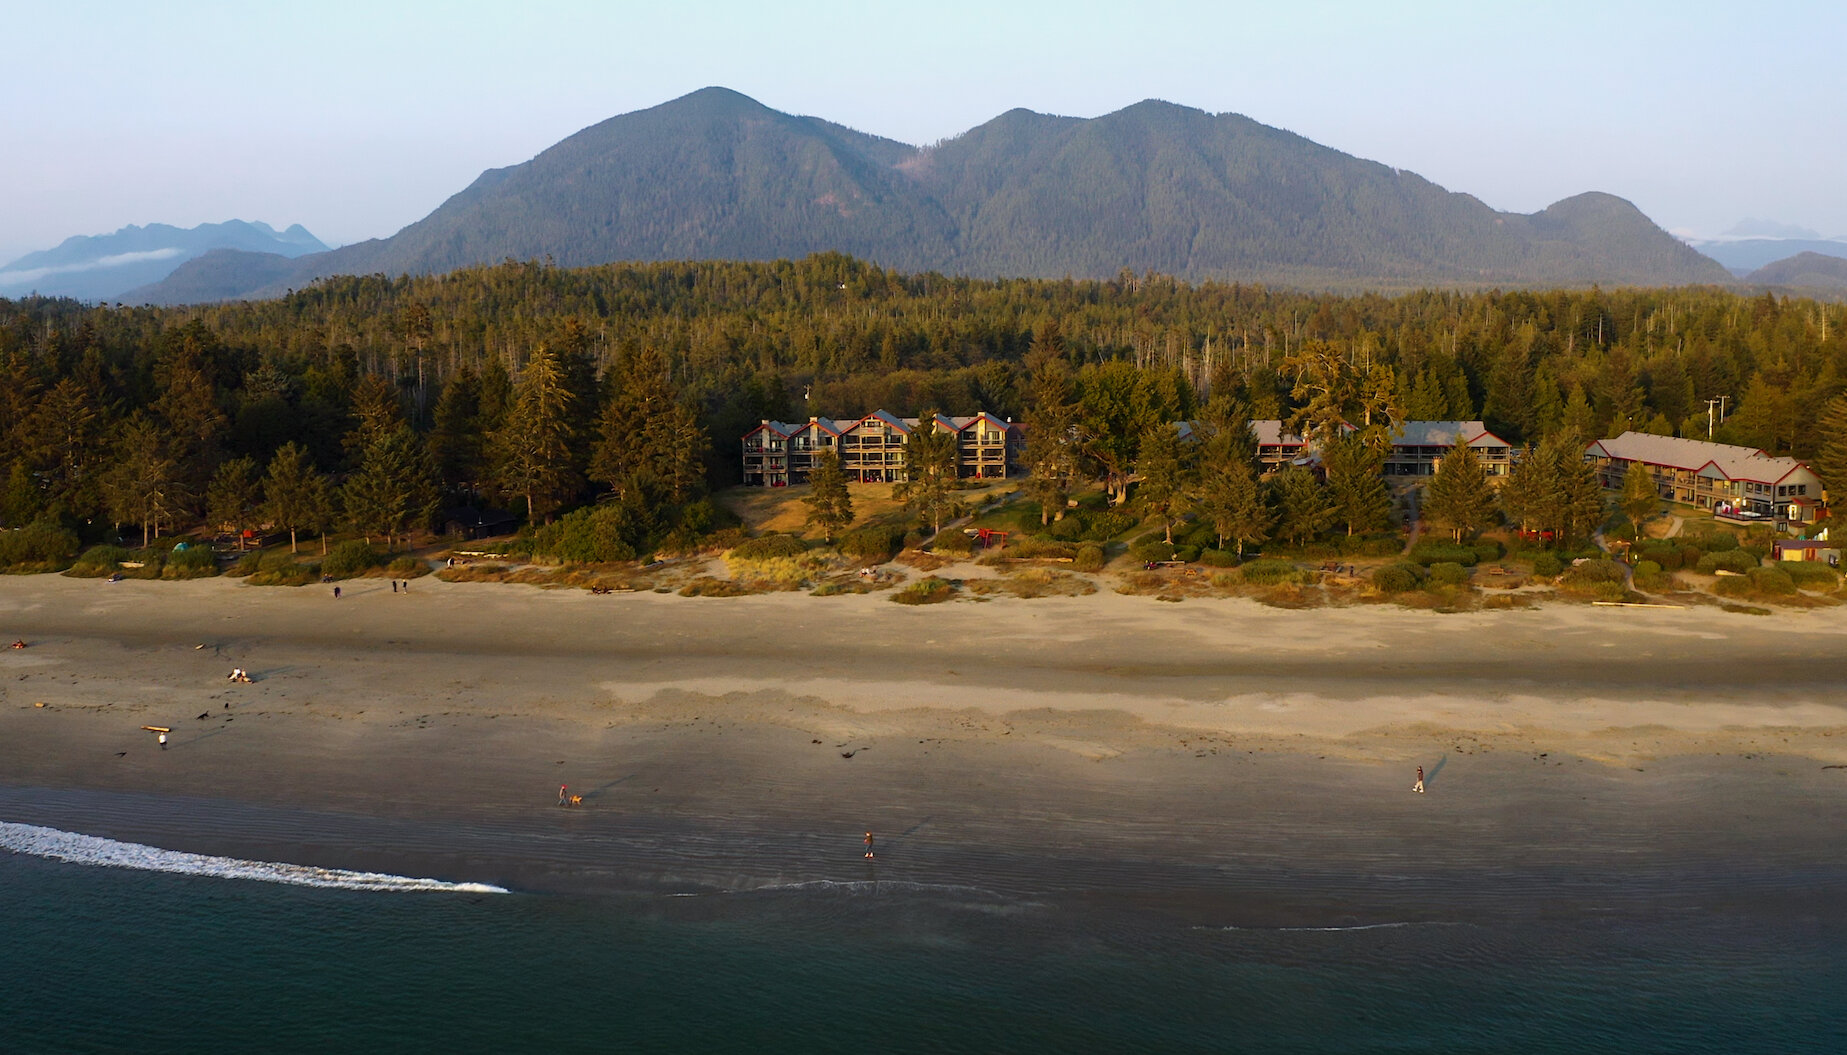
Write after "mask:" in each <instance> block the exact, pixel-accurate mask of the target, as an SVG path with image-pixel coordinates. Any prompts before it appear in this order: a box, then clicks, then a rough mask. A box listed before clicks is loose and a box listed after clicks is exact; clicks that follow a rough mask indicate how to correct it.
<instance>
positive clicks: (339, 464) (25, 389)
mask: <svg viewBox="0 0 1847 1055" xmlns="http://www.w3.org/2000/svg"><path fill="white" fill-rule="evenodd" d="M1843 324H1847V316H1844V315H1843V309H1842V308H1841V306H1839V305H1828V304H1823V303H1817V302H1813V301H1809V300H1791V299H1785V298H1778V297H1775V296H1770V295H1765V296H1760V297H1743V296H1739V295H1736V294H1733V293H1729V292H1725V291H1721V290H1717V289H1705V288H1678V289H1623V290H1610V291H1604V290H1596V289H1593V290H1590V291H1577V292H1562V291H1561V292H1510V293H1501V292H1491V293H1471V294H1458V293H1443V292H1420V293H1414V294H1409V295H1404V296H1398V297H1391V298H1388V297H1384V296H1377V295H1365V296H1334V295H1311V294H1303V293H1288V292H1279V291H1274V290H1269V289H1265V288H1263V287H1260V286H1254V285H1236V284H1227V285H1219V284H1211V283H1208V284H1203V285H1189V284H1187V283H1183V282H1180V281H1177V280H1175V279H1172V278H1167V277H1163V276H1159V275H1148V276H1141V277H1138V276H1135V275H1132V274H1129V273H1126V272H1125V273H1123V274H1122V275H1120V276H1119V277H1118V278H1117V279H1115V280H1113V281H1045V280H1024V279H1023V280H1005V281H982V280H974V279H966V278H947V277H944V276H941V275H937V274H901V273H897V272H893V271H888V270H884V269H881V268H878V267H875V266H872V265H869V264H865V263H863V262H860V261H857V260H854V259H851V258H848V257H844V256H839V255H821V256H814V257H809V258H806V259H803V260H800V261H782V262H772V263H689V264H646V265H626V266H605V267H594V268H583V269H574V270H565V269H559V268H555V267H550V266H545V265H542V264H536V263H531V264H516V263H507V264H504V265H500V266H495V267H484V268H474V269H467V270H462V271H457V272H453V273H450V274H448V275H443V276H437V277H422V278H399V279H387V278H384V277H382V276H371V277H357V278H352V277H349V278H335V279H329V280H326V281H323V282H321V283H319V284H317V285H315V286H314V287H312V288H310V289H307V290H303V291H298V292H295V293H293V294H291V295H289V296H287V297H285V298H282V299H279V300H274V301H264V302H250V303H228V304H222V305H216V306H207V307H192V308H124V307H93V306H87V305H84V304H81V303H78V302H75V301H69V300H49V299H31V300H22V301H12V302H8V301H3V300H0V372H3V373H4V384H0V474H3V480H4V488H3V492H0V517H3V518H4V521H5V523H6V524H7V525H9V526H21V525H25V524H29V523H32V522H35V521H37V522H40V523H46V522H49V521H51V520H57V521H61V522H62V523H63V524H64V525H65V526H66V527H67V528H69V529H71V530H74V531H76V532H77V533H78V534H80V535H82V536H85V541H94V540H95V539H99V538H103V537H105V536H106V535H109V534H112V533H113V530H112V529H114V528H116V527H118V526H119V527H120V529H121V530H122V531H123V532H124V533H127V532H129V531H131V530H132V531H133V532H134V533H135V534H144V533H145V534H147V535H149V536H152V535H158V534H161V533H170V532H173V531H175V530H182V529H187V528H190V527H194V526H196V525H198V524H200V523H207V524H210V525H214V526H218V527H237V526H250V525H257V524H268V525H274V526H275V527H277V528H278V529H280V530H283V531H294V532H297V533H300V532H312V531H318V530H320V529H323V528H327V527H334V528H340V529H346V530H350V531H352V532H354V533H358V534H364V535H367V536H372V537H379V538H384V539H387V540H389V539H392V538H394V537H395V536H397V535H400V534H402V533H405V532H408V531H413V530H418V529H421V528H425V527H428V526H431V525H432V524H433V523H434V522H435V517H436V511H437V510H438V509H439V508H441V507H443V506H445V505H453V504H458V503H462V502H469V501H473V502H479V503H480V504H484V505H500V506H502V507H505V508H512V509H514V510H516V511H518V512H521V513H524V514H527V515H529V516H531V517H532V518H533V519H534V520H535V521H548V520H551V519H553V518H555V517H556V516H558V515H559V514H560V513H563V512H567V511H569V510H570V509H572V508H574V507H579V506H584V505H588V504H593V503H594V505H595V509H596V510H597V519H596V522H595V524H594V525H592V526H590V527H588V528H586V530H592V531H593V532H602V533H604V534H605V535H606V536H608V537H612V538H617V539H620V540H625V541H623V542H622V543H621V545H619V546H618V547H617V549H619V550H620V549H625V548H633V549H635V550H636V551H640V550H641V549H642V547H644V546H645V545H647V544H649V542H650V541H651V540H658V539H661V538H664V537H668V536H670V535H672V534H674V533H676V532H678V533H680V534H681V535H683V536H686V535H696V534H697V533H698V532H700V531H702V530H706V529H708V528H709V527H710V525H711V524H712V523H713V518H714V516H715V512H714V510H713V509H712V507H711V505H710V504H709V503H708V502H703V501H701V496H702V495H703V494H704V493H705V492H706V491H708V490H709V489H710V488H713V487H723V486H726V485H728V484H730V483H732V482H734V481H735V479H736V476H737V472H738V465H737V463H738V457H737V452H738V440H739V437H740V436H741V435H742V434H743V433H744V432H745V431H746V430H747V429H748V428H749V427H751V426H752V425H754V424H755V423H756V422H757V421H758V420H759V419H761V418H779V419H783V420H788V419H791V418H800V419H806V418H807V417H808V416H809V415H822V416H827V417H836V418H840V417H853V416H857V415H861V414H864V413H866V412H868V411H870V410H873V409H876V408H880V407H883V408H886V409H888V410H891V411H894V412H897V413H900V414H918V413H921V412H924V411H928V410H942V411H945V412H951V413H970V412H973V411H975V410H988V411H991V412H993V413H996V414H1000V415H1004V416H1012V417H1016V418H1018V417H1024V418H1026V419H1027V420H1029V421H1030V420H1031V418H1032V417H1033V416H1034V415H1035V414H1038V413H1040V412H1042V411H1043V410H1045V407H1043V406H1041V405H1040V404H1043V403H1045V402H1046V401H1048V400H1068V401H1069V404H1070V407H1069V412H1070V414H1071V415H1072V420H1073V422H1074V423H1076V424H1079V425H1081V426H1082V428H1083V431H1084V434H1085V436H1086V437H1087V443H1086V446H1085V450H1084V451H1083V454H1084V458H1083V460H1082V461H1081V463H1075V464H1074V467H1075V469H1076V471H1077V472H1078V473H1079V474H1080V475H1087V476H1089V477H1091V478H1094V479H1098V480H1109V481H1110V482H1111V485H1112V490H1115V489H1116V487H1117V485H1118V484H1119V482H1120V481H1122V480H1125V479H1126V474H1127V473H1129V472H1130V471H1132V470H1133V469H1134V467H1135V466H1136V463H1137V458H1138V456H1139V455H1140V454H1141V453H1142V451H1141V449H1140V448H1141V444H1142V441H1143V439H1144V437H1145V436H1146V435H1148V434H1150V427H1151V426H1152V425H1153V424H1155V423H1158V422H1165V421H1172V420H1176V419H1179V418H1188V417H1193V416H1195V415H1197V414H1201V413H1204V412H1205V411H1206V408H1207V407H1208V406H1209V405H1216V406H1217V407H1219V408H1220V411H1219V412H1220V413H1221V414H1222V415H1223V416H1224V417H1225V420H1231V419H1232V418H1234V417H1237V416H1239V415H1248V416H1250V417H1259V418H1263V417H1291V416H1300V415H1305V416H1303V417H1301V418H1300V419H1301V420H1303V421H1306V422H1308V423H1310V424H1311V425H1312V423H1313V420H1314V415H1315V414H1316V413H1321V412H1327V411H1329V410H1330V408H1331V411H1333V412H1338V413H1340V414H1344V415H1347V416H1349V418H1353V417H1356V416H1361V415H1377V416H1378V417H1379V418H1380V419H1386V418H1389V419H1390V420H1404V419H1413V420H1415V419H1469V418H1483V419H1485V420H1486V421H1487V423H1488V425H1489V427H1490V428H1492V429H1493V430H1495V431H1496V432H1497V433H1499V434H1500V435H1501V436H1502V437H1504V438H1506V439H1508V440H1510V441H1513V442H1515V443H1526V444H1537V443H1539V442H1540V441H1543V440H1545V439H1546V438H1548V437H1554V436H1573V437H1578V438H1595V437H1597V436H1604V435H1613V434H1616V433H1619V432H1621V431H1623V430H1625V429H1631V428H1633V429H1640V430H1647V431H1652V432H1657V433H1662V434H1679V435H1686V436H1696V437H1700V438H1704V437H1705V436H1706V435H1707V430H1708V421H1709V409H1708V408H1709V404H1708V401H1709V400H1714V401H1722V402H1714V403H1712V404H1711V407H1712V411H1711V421H1712V425H1713V435H1714V437H1715V438H1717V439H1720V440H1723V441H1727V442H1733V443H1741V444H1746V445H1750V446H1754V447H1761V448H1763V449H1765V450H1766V451H1769V452H1771V453H1773V454H1794V455H1796V456H1799V457H1805V458H1816V459H1817V469H1818V471H1820V472H1821V473H1822V474H1823V476H1824V479H1832V478H1833V476H1832V474H1834V473H1837V472H1839V471H1840V467H1839V466H1838V464H1837V463H1838V462H1839V461H1840V456H1839V452H1838V451H1836V450H1835V449H1834V448H1835V447H1836V446H1838V445H1839V443H1840V441H1841V440H1842V439H1843V437H1841V436H1839V435H1837V433H1839V432H1840V431H1841V429H1842V426H1843V425H1847V400H1842V399H1839V398H1837V397H1840V396H1841V393H1842V391H1843V389H1844V388H1847V380H1844V379H1847V336H1843V334H1842V332H1841V331H1842V327H1843ZM1334 375H1341V376H1343V377H1345V378H1347V379H1348V380H1347V381H1346V382H1340V383H1342V384H1345V385H1346V386H1347V387H1346V389H1345V390H1344V391H1342V392H1330V391H1322V390H1320V389H1322V388H1326V387H1327V386H1326V385H1320V382H1317V381H1316V378H1320V379H1321V381H1326V382H1328V384H1331V385H1334V386H1335V387H1337V388H1338V387H1339V384H1336V381H1337V380H1338V379H1335V380H1329V379H1330V378H1333V377H1334ZM1318 385H1320V388H1318V387H1317V386H1318ZM1047 393H1052V394H1051V395H1048V394H1047ZM1330 400H1331V402H1330ZM1831 401H1832V402H1831ZM1317 408H1318V409H1317ZM1721 411H1722V412H1723V422H1722V423H1720V422H1719V414H1720V412H1721ZM1163 456H1165V455H1163ZM601 551H602V552H607V549H605V550H601Z"/></svg>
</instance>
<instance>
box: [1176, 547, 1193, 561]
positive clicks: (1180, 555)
mask: <svg viewBox="0 0 1847 1055" xmlns="http://www.w3.org/2000/svg"><path fill="white" fill-rule="evenodd" d="M1174 559H1175V560H1183V561H1186V562H1187V563H1188V564H1191V563H1193V562H1194V561H1196V560H1198V559H1199V547H1198V546H1176V547H1174Z"/></svg>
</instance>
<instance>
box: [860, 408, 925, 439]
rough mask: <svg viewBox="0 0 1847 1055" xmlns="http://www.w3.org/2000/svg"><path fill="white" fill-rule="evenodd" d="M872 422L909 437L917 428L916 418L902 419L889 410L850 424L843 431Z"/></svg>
mask: <svg viewBox="0 0 1847 1055" xmlns="http://www.w3.org/2000/svg"><path fill="white" fill-rule="evenodd" d="M871 421H876V422H880V423H882V424H884V425H885V426H886V427H887V428H890V429H893V430H895V431H897V432H901V433H904V434H905V435H907V436H908V435H910V434H911V430H912V429H915V428H916V427H917V419H916V418H901V417H898V416H897V415H895V414H893V413H892V412H891V411H888V410H875V411H873V412H872V413H870V414H867V415H866V416H865V417H863V418H860V419H859V420H858V421H855V422H852V423H850V424H848V425H847V426H846V428H843V429H842V430H841V431H842V432H844V431H846V429H851V428H857V427H858V426H860V425H864V424H866V423H867V422H871Z"/></svg>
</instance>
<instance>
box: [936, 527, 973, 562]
mask: <svg viewBox="0 0 1847 1055" xmlns="http://www.w3.org/2000/svg"><path fill="white" fill-rule="evenodd" d="M930 549H931V551H932V552H935V553H944V554H948V555H950V556H956V557H966V556H968V555H969V554H971V553H973V552H975V540H974V539H972V538H970V537H969V536H967V535H965V534H963V533H962V531H961V530H960V529H951V530H949V531H944V532H940V533H939V534H938V535H937V536H936V541H934V542H932V543H930Z"/></svg>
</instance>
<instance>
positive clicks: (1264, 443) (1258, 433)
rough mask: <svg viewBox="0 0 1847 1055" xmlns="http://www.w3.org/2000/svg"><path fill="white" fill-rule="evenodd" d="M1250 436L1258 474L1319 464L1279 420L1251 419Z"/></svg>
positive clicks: (1344, 427)
mask: <svg viewBox="0 0 1847 1055" xmlns="http://www.w3.org/2000/svg"><path fill="white" fill-rule="evenodd" d="M1340 428H1341V431H1342V432H1352V431H1353V426H1351V425H1342V426H1341V427H1340ZM1188 432H1190V430H1188ZM1182 435H1183V436H1184V435H1186V433H1183V434H1182ZM1251 435H1252V436H1255V437H1256V438H1257V471H1258V472H1261V473H1265V474H1268V473H1274V472H1280V471H1282V470H1284V469H1287V468H1289V467H1290V466H1291V465H1302V466H1314V465H1317V464H1319V458H1318V456H1317V454H1316V451H1315V447H1314V444H1312V443H1310V442H1309V441H1308V440H1307V439H1305V438H1303V437H1301V436H1298V435H1296V434H1295V433H1294V432H1292V431H1290V429H1289V426H1288V425H1286V424H1284V423H1283V422H1281V421H1279V420H1277V419H1276V418H1255V419H1252V421H1251Z"/></svg>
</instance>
